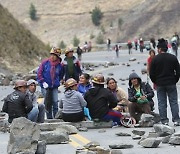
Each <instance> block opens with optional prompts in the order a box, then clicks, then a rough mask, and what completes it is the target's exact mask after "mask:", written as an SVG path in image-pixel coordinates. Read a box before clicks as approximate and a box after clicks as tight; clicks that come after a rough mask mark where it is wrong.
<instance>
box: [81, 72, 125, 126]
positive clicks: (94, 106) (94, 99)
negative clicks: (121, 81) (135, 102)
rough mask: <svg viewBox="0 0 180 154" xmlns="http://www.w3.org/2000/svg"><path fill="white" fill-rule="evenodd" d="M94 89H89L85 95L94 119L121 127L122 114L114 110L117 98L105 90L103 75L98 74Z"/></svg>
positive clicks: (94, 79)
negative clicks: (110, 121)
mask: <svg viewBox="0 0 180 154" xmlns="http://www.w3.org/2000/svg"><path fill="white" fill-rule="evenodd" d="M92 83H93V86H94V87H93V88H91V89H89V91H87V92H86V93H85V95H84V98H85V100H86V102H87V108H89V112H90V116H91V117H92V119H99V120H105V121H109V120H112V121H113V122H114V125H120V118H121V117H122V114H121V113H120V112H118V111H113V110H112V109H113V108H115V107H116V106H117V103H118V100H117V98H116V97H115V96H114V95H113V94H112V92H110V90H108V89H107V88H104V84H105V79H104V76H103V75H102V74H97V75H95V76H94V77H93V79H92Z"/></svg>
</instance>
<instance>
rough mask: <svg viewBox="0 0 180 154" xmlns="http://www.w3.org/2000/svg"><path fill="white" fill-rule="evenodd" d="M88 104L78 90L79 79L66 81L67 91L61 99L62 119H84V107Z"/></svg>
mask: <svg viewBox="0 0 180 154" xmlns="http://www.w3.org/2000/svg"><path fill="white" fill-rule="evenodd" d="M86 105H87V103H86V101H85V100H84V98H83V96H82V95H81V93H80V92H78V91H77V81H76V80H74V79H73V78H70V79H68V80H67V81H66V82H65V92H64V95H63V97H62V99H61V100H60V104H59V106H60V108H62V119H63V120H64V121H68V122H78V121H82V120H83V119H84V111H83V107H85V106H86Z"/></svg>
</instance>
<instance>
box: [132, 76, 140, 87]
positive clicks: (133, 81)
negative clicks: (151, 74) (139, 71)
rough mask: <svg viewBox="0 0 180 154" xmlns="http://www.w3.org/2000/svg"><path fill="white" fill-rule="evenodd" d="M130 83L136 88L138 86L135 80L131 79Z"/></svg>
mask: <svg viewBox="0 0 180 154" xmlns="http://www.w3.org/2000/svg"><path fill="white" fill-rule="evenodd" d="M131 83H132V85H133V86H138V85H139V82H138V79H137V78H133V79H131Z"/></svg>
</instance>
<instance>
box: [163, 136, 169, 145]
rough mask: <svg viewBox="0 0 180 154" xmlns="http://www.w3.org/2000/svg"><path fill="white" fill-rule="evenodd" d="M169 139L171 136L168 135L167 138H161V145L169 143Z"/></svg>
mask: <svg viewBox="0 0 180 154" xmlns="http://www.w3.org/2000/svg"><path fill="white" fill-rule="evenodd" d="M170 138H171V135H168V136H165V137H163V138H162V143H169V141H170Z"/></svg>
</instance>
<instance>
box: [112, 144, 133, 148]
mask: <svg viewBox="0 0 180 154" xmlns="http://www.w3.org/2000/svg"><path fill="white" fill-rule="evenodd" d="M109 147H110V148H111V149H130V148H133V147H134V146H133V145H132V144H111V145H109Z"/></svg>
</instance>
